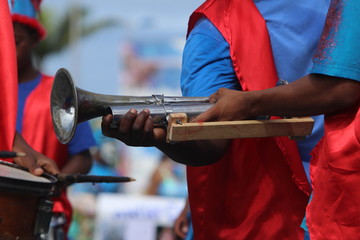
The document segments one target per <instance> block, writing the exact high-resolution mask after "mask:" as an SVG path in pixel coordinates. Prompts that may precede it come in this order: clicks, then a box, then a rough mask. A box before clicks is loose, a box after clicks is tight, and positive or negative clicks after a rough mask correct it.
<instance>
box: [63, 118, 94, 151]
mask: <svg viewBox="0 0 360 240" xmlns="http://www.w3.org/2000/svg"><path fill="white" fill-rule="evenodd" d="M93 146H96V143H95V139H94V136H93V133H92V131H91V128H90V125H89V123H88V122H83V123H80V124H78V126H77V128H76V131H75V134H74V138H73V139H72V140H71V141H70V142H69V145H68V147H69V154H70V156H72V155H75V154H78V153H80V152H82V151H84V150H87V149H89V148H90V147H93Z"/></svg>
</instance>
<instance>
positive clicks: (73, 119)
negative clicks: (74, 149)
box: [50, 68, 209, 144]
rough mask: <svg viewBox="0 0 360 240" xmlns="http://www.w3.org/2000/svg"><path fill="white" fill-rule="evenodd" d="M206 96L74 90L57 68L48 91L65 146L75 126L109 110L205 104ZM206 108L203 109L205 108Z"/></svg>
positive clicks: (61, 71)
mask: <svg viewBox="0 0 360 240" xmlns="http://www.w3.org/2000/svg"><path fill="white" fill-rule="evenodd" d="M208 101H209V98H207V97H178V96H175V97H171V96H170V97H167V96H164V95H152V96H122V95H105V94H98V93H92V92H88V91H85V90H83V89H80V88H77V87H76V86H75V84H74V82H73V80H72V78H71V75H70V73H69V72H68V71H67V70H66V69H65V68H60V69H59V70H58V71H57V72H56V74H55V78H54V83H53V86H52V90H51V105H50V110H51V117H52V121H53V125H54V130H55V133H56V136H57V138H58V140H59V141H60V142H61V143H63V144H67V143H69V142H70V140H71V139H72V138H73V136H74V134H75V130H76V127H77V124H78V123H80V122H84V121H87V120H90V119H92V118H96V117H101V116H105V115H106V114H109V113H110V114H111V113H112V111H111V107H119V106H129V110H130V108H131V106H136V105H159V104H161V105H163V104H172V103H175V104H186V105H187V104H190V105H191V104H193V103H208ZM207 108H208V107H206V108H205V109H207Z"/></svg>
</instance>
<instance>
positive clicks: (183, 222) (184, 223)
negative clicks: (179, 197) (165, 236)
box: [174, 200, 189, 239]
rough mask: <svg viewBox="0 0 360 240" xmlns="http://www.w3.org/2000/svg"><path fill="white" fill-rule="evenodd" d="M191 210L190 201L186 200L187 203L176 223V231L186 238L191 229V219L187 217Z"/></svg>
mask: <svg viewBox="0 0 360 240" xmlns="http://www.w3.org/2000/svg"><path fill="white" fill-rule="evenodd" d="M188 211H189V201H188V200H187V201H186V204H185V206H184V208H183V209H182V211H181V212H180V214H179V216H178V217H177V218H176V220H175V223H174V232H175V234H176V235H177V236H178V237H181V238H182V239H185V237H186V235H187V233H188V231H189V221H188V218H187V214H188Z"/></svg>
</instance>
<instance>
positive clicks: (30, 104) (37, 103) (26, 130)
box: [22, 75, 71, 223]
mask: <svg viewBox="0 0 360 240" xmlns="http://www.w3.org/2000/svg"><path fill="white" fill-rule="evenodd" d="M53 80H54V78H53V77H49V76H44V75H43V76H42V78H41V80H40V83H39V85H38V86H37V87H36V88H35V89H34V90H33V91H32V92H31V93H30V95H29V97H28V98H27V99H26V103H25V107H24V113H23V123H22V136H23V137H24V139H25V140H26V141H27V142H28V143H29V145H30V146H31V147H33V148H34V149H35V150H36V151H38V152H41V153H42V154H44V155H45V156H47V157H49V158H51V159H53V160H54V161H55V162H56V163H57V165H58V167H59V168H60V169H61V168H62V167H63V166H64V164H65V162H66V161H67V160H68V159H69V154H68V147H67V145H64V144H61V143H60V142H59V140H58V139H57V138H56V134H55V131H54V127H53V124H52V120H51V113H50V94H51V88H52V83H53ZM54 200H55V201H54V209H53V211H54V212H64V213H65V215H66V217H67V222H68V223H70V221H71V205H70V202H69V200H68V199H67V197H66V192H65V191H63V192H62V195H61V196H60V197H59V198H56V199H54Z"/></svg>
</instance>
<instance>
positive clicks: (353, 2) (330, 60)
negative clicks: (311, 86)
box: [311, 0, 360, 81]
mask: <svg viewBox="0 0 360 240" xmlns="http://www.w3.org/2000/svg"><path fill="white" fill-rule="evenodd" d="M359 13H360V1H358V0H346V1H345V0H333V1H332V2H331V5H330V9H329V12H328V15H327V19H326V23H325V27H324V30H323V34H322V37H321V40H320V44H319V47H318V50H317V53H316V55H315V57H314V67H313V69H312V71H311V72H312V73H319V74H325V75H330V76H336V77H343V78H349V79H353V80H357V81H360V51H359V50H358V42H359V40H360V27H359V22H360V14H359Z"/></svg>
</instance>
